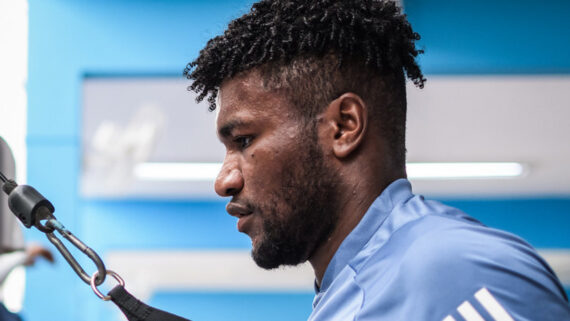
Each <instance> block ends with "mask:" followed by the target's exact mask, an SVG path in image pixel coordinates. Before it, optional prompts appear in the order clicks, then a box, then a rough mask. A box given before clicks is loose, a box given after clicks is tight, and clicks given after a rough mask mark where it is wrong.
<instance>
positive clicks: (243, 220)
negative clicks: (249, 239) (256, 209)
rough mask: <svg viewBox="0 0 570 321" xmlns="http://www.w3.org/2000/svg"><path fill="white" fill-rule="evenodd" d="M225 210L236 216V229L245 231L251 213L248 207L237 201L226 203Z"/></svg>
mask: <svg viewBox="0 0 570 321" xmlns="http://www.w3.org/2000/svg"><path fill="white" fill-rule="evenodd" d="M226 211H227V212H228V213H229V214H230V215H231V216H235V217H237V218H238V222H237V229H238V231H240V232H242V233H245V232H246V231H247V224H248V223H247V222H248V221H250V219H251V217H250V215H251V214H252V213H253V211H252V210H251V208H250V207H248V206H246V205H242V204H239V203H233V202H232V203H228V205H227V206H226Z"/></svg>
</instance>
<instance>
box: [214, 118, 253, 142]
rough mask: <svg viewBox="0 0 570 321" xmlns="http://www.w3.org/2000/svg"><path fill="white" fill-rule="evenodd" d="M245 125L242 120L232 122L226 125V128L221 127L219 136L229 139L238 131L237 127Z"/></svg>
mask: <svg viewBox="0 0 570 321" xmlns="http://www.w3.org/2000/svg"><path fill="white" fill-rule="evenodd" d="M245 125H246V123H245V122H244V121H242V120H234V121H230V122H228V123H227V124H225V125H224V126H222V127H220V129H218V135H219V136H220V137H221V138H227V137H229V136H231V135H232V132H233V131H234V129H236V128H237V127H241V126H245Z"/></svg>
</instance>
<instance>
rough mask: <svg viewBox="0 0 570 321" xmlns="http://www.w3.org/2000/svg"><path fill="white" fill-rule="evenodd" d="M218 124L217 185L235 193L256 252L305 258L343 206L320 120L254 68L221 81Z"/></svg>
mask: <svg viewBox="0 0 570 321" xmlns="http://www.w3.org/2000/svg"><path fill="white" fill-rule="evenodd" d="M217 127H218V135H219V138H220V140H221V141H222V142H223V143H224V145H225V147H226V157H225V159H224V165H223V167H222V170H221V171H220V174H219V175H218V178H217V179H216V183H215V189H216V192H217V193H218V194H219V195H221V196H232V199H231V201H230V203H229V204H228V205H227V208H226V209H227V211H228V213H230V214H231V215H233V216H235V217H237V218H238V219H239V220H238V224H237V227H238V230H239V231H240V232H243V233H246V234H248V235H249V237H250V238H251V240H252V256H253V259H254V260H255V262H256V263H257V264H258V265H259V266H260V267H263V268H266V269H271V268H275V267H278V266H280V265H283V264H286V265H295V264H299V263H301V262H304V261H306V260H307V259H308V258H309V257H310V256H311V254H312V253H313V251H314V250H315V248H316V247H317V246H318V245H319V244H320V243H321V242H322V241H323V240H325V239H326V238H327V237H328V236H329V235H330V233H331V232H332V230H333V228H334V226H335V223H336V220H337V214H336V213H337V211H338V208H337V206H336V200H337V197H336V195H335V193H336V189H337V183H336V180H335V179H334V177H335V176H334V174H333V173H331V170H330V169H329V166H327V165H326V162H325V159H324V155H323V152H322V150H321V148H320V145H319V143H318V138H317V136H318V135H317V128H316V125H314V123H313V122H309V124H306V123H305V122H302V121H300V117H299V115H298V112H296V111H295V110H294V109H292V106H290V103H289V102H288V101H287V100H286V99H285V98H284V97H283V95H281V94H278V93H275V92H271V91H268V90H267V89H265V88H264V87H263V86H262V80H261V78H260V77H259V76H258V75H257V73H249V74H247V75H245V76H240V77H236V78H233V79H230V80H228V81H226V82H224V83H223V84H222V86H221V88H220V110H219V114H218V119H217Z"/></svg>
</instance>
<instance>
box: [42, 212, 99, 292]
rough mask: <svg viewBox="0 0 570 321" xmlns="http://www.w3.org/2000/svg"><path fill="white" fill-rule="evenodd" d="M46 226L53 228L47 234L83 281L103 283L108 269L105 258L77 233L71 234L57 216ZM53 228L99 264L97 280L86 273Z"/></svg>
mask: <svg viewBox="0 0 570 321" xmlns="http://www.w3.org/2000/svg"><path fill="white" fill-rule="evenodd" d="M45 226H46V227H47V228H51V229H52V232H50V233H46V236H47V238H48V239H49V241H50V242H51V243H52V244H53V245H55V247H56V248H57V250H58V251H59V252H60V253H61V255H63V257H64V258H65V260H66V261H67V263H69V265H70V266H71V268H72V269H73V270H74V271H75V273H77V275H78V276H79V277H80V278H81V280H83V282H85V283H87V284H89V285H90V284H95V285H101V283H103V282H104V281H105V276H106V275H107V270H106V269H105V264H104V263H103V260H101V258H100V257H99V255H98V254H97V253H96V252H95V251H93V250H92V249H91V248H90V247H88V246H87V245H85V244H84V243H83V242H81V240H79V239H78V238H77V237H75V235H73V234H71V232H69V231H68V230H67V229H65V227H64V226H63V224H61V223H60V222H59V221H58V220H56V219H55V218H52V219H48V220H47V223H46V225H45ZM53 230H56V231H57V232H58V233H59V234H60V235H61V236H63V237H64V238H65V239H66V240H68V241H69V242H70V243H71V244H73V246H75V247H76V248H77V249H79V250H80V251H81V252H83V254H85V255H87V257H88V258H89V259H91V261H93V263H95V266H97V274H94V278H95V280H92V278H91V277H90V276H89V275H88V274H87V273H85V270H83V268H82V267H81V265H80V264H79V263H78V262H77V260H76V259H75V258H74V257H73V255H72V254H71V253H70V252H69V250H68V249H67V247H65V245H64V244H63V242H61V240H60V239H58V238H57V236H55V234H54V233H53Z"/></svg>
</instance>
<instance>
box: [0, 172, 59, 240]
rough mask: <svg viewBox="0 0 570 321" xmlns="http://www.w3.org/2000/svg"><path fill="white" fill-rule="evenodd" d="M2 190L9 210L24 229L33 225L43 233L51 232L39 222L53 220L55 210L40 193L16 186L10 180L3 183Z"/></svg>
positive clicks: (30, 188) (26, 186)
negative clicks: (6, 197)
mask: <svg viewBox="0 0 570 321" xmlns="http://www.w3.org/2000/svg"><path fill="white" fill-rule="evenodd" d="M3 181H4V180H3ZM2 189H3V190H4V192H5V193H6V194H7V195H8V206H9V207H10V210H11V211H12V212H13V213H14V214H15V215H16V217H17V218H18V219H19V220H20V221H21V222H22V223H23V224H24V226H25V227H27V228H30V227H32V225H34V226H36V227H37V228H38V230H40V231H42V232H44V233H50V232H53V229H49V228H47V227H46V226H44V225H42V224H41V221H44V220H47V219H50V218H55V217H54V216H53V212H54V211H55V208H54V207H53V205H52V204H51V202H50V201H48V200H47V199H46V198H45V197H44V196H43V195H42V194H40V192H38V191H37V190H36V189H35V188H33V187H31V186H29V185H18V184H17V183H16V182H15V181H13V180H11V179H7V180H5V181H4V184H3V186H2Z"/></svg>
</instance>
